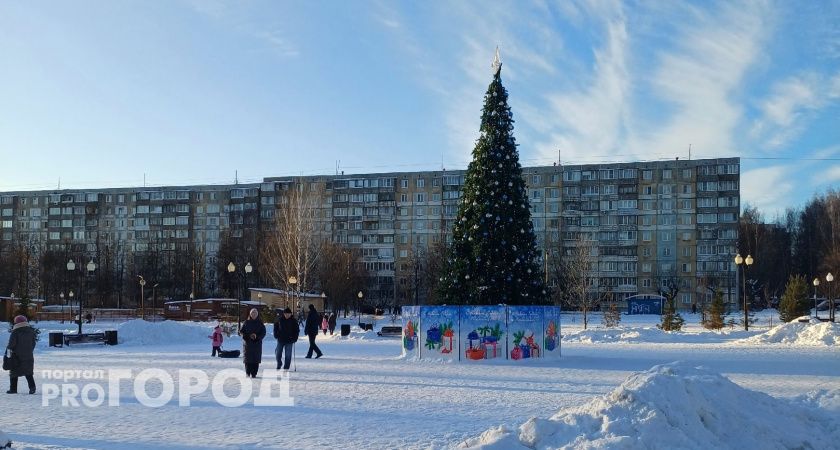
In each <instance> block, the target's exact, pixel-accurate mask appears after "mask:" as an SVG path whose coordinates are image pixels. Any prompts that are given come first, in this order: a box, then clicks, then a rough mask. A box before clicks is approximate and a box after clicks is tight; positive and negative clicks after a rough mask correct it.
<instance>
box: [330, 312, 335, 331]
mask: <svg viewBox="0 0 840 450" xmlns="http://www.w3.org/2000/svg"><path fill="white" fill-rule="evenodd" d="M329 323H330V336H332V334H333V332H334V331H335V313H334V312H332V313H330V319H329Z"/></svg>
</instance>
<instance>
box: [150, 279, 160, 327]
mask: <svg viewBox="0 0 840 450" xmlns="http://www.w3.org/2000/svg"><path fill="white" fill-rule="evenodd" d="M158 286H160V283H155V285H154V286H152V322H157V287H158Z"/></svg>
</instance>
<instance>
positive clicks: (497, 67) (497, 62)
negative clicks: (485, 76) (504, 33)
mask: <svg viewBox="0 0 840 450" xmlns="http://www.w3.org/2000/svg"><path fill="white" fill-rule="evenodd" d="M490 67H492V68H493V75H496V74H497V73H499V70H500V69H501V68H502V59H501V58H500V57H499V46H498V45H497V46H496V57H495V58H493V64H491V65H490Z"/></svg>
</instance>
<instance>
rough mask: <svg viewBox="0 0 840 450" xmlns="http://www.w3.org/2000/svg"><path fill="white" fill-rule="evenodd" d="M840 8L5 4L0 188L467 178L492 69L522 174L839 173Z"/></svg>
mask: <svg viewBox="0 0 840 450" xmlns="http://www.w3.org/2000/svg"><path fill="white" fill-rule="evenodd" d="M838 23H840V2H837V1H828V0H826V1H808V2H790V1H780V2H762V1H750V2H745V3H740V2H735V1H723V2H692V4H691V5H686V4H683V2H671V1H662V2H653V1H651V2H615V1H592V2H575V1H557V2H525V1H494V2H483V1H482V2H479V1H452V2H445V1H434V2H396V1H381V2H377V1H335V0H331V1H318V2H304V1H299V2H279V1H248V2H217V1H212V0H195V1H178V0H171V1H170V0H166V1H164V0H155V1H75V2H43V1H3V2H0V167H2V169H3V170H2V176H0V191H3V190H18V189H52V188H55V187H56V185H57V184H58V180H59V178H60V179H61V185H62V187H68V188H76V187H84V188H88V187H111V186H126V185H140V184H142V183H143V177H144V174H145V177H146V182H147V183H148V184H150V185H163V184H196V183H227V182H231V181H233V179H234V171H237V170H238V174H239V179H240V180H242V181H256V180H260V179H261V178H262V177H265V176H279V175H298V174H315V173H326V174H329V173H335V171H336V167H337V166H338V167H339V168H340V170H344V171H346V172H347V173H353V172H380V171H392V170H430V169H440V168H441V167H445V168H447V169H460V168H464V167H466V164H467V163H468V161H469V158H470V152H471V151H472V148H473V143H474V140H475V139H476V137H477V135H478V124H479V117H480V111H481V107H482V101H483V94H484V92H485V90H486V88H487V85H488V84H489V82H490V79H491V72H490V63H491V61H492V57H493V52H494V49H495V47H496V45H498V46H499V47H500V48H501V54H502V61H503V63H504V66H503V69H502V77H503V81H504V83H505V86H506V87H507V88H508V91H509V93H510V104H511V107H512V109H513V114H514V118H515V120H516V129H515V136H516V139H517V143H518V144H519V150H520V158H521V160H522V162H523V164H525V165H536V164H546V165H549V164H551V163H552V162H554V161H557V158H558V155H560V157H561V159H562V162H563V163H567V164H578V163H587V162H617V161H633V160H656V159H670V158H675V157H678V156H679V157H680V158H688V148H689V145H691V148H692V155H691V156H692V157H693V158H708V157H728V156H740V157H742V158H744V159H743V161H742V196H743V199H744V201H746V202H749V203H751V204H754V205H756V206H758V207H759V208H760V209H761V210H762V211H763V212H764V213H765V214H766V215H768V216H770V217H772V216H775V215H776V214H777V213H780V212H782V211H783V210H784V208H785V207H788V206H798V205H801V204H802V203H803V202H804V201H806V200H807V199H809V198H810V197H811V196H812V195H813V194H814V193H816V192H824V191H825V190H826V189H827V188H829V187H832V186H837V184H838V181H840V27H838V25H837V24H838Z"/></svg>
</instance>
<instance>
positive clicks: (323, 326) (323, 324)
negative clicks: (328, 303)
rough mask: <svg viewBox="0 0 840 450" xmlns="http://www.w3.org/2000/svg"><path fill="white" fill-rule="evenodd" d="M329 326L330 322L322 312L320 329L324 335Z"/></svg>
mask: <svg viewBox="0 0 840 450" xmlns="http://www.w3.org/2000/svg"><path fill="white" fill-rule="evenodd" d="M329 328H330V322H329V320H327V313H324V315H323V319H321V331H323V332H324V336H326V335H327V330H328V329H329Z"/></svg>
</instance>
